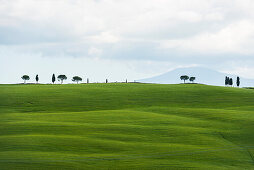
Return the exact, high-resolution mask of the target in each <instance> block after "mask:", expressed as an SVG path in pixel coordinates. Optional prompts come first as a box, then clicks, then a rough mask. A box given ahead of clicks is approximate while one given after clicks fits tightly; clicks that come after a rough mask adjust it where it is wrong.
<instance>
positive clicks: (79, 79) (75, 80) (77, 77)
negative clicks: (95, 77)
mask: <svg viewBox="0 0 254 170" xmlns="http://www.w3.org/2000/svg"><path fill="white" fill-rule="evenodd" d="M72 81H74V82H77V84H78V82H79V81H82V78H81V77H79V76H74V77H73V78H72Z"/></svg>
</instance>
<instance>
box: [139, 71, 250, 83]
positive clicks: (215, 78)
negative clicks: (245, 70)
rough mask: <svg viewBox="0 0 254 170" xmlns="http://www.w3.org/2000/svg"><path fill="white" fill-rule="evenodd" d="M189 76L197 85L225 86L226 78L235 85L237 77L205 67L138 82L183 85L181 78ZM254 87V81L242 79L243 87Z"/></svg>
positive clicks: (173, 72) (174, 72)
mask: <svg viewBox="0 0 254 170" xmlns="http://www.w3.org/2000/svg"><path fill="white" fill-rule="evenodd" d="M182 75H188V76H189V77H191V76H193V77H196V81H195V82H196V83H202V84H208V85H217V86H224V82H225V76H229V77H232V78H233V80H234V84H235V82H236V77H237V75H231V74H226V73H222V72H218V71H216V70H212V69H209V68H204V67H186V68H177V69H175V70H172V71H169V72H167V73H164V74H161V75H158V76H154V77H151V78H147V79H141V80H138V82H142V83H160V84H178V83H182V81H181V80H180V76H182ZM253 85H254V80H250V79H244V78H241V86H245V87H247V86H248V87H249V86H253Z"/></svg>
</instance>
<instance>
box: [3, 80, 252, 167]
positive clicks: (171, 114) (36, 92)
mask: <svg viewBox="0 0 254 170" xmlns="http://www.w3.org/2000/svg"><path fill="white" fill-rule="evenodd" d="M0 167H1V168H0V169H8V170H9V169H254V91H253V90H247V89H238V88H225V87H214V86H205V85H189V84H188V85H155V84H86V85H0Z"/></svg>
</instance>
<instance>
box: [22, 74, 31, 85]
mask: <svg viewBox="0 0 254 170" xmlns="http://www.w3.org/2000/svg"><path fill="white" fill-rule="evenodd" d="M21 78H22V80H24V84H26V81H27V80H30V77H29V76H28V75H23V76H22V77H21Z"/></svg>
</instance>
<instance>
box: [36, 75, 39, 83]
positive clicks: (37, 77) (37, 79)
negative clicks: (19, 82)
mask: <svg viewBox="0 0 254 170" xmlns="http://www.w3.org/2000/svg"><path fill="white" fill-rule="evenodd" d="M35 80H36V83H37V84H38V81H39V76H38V74H37V75H36V77H35Z"/></svg>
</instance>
